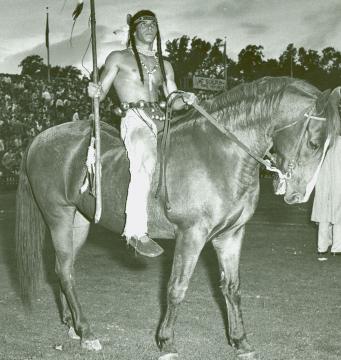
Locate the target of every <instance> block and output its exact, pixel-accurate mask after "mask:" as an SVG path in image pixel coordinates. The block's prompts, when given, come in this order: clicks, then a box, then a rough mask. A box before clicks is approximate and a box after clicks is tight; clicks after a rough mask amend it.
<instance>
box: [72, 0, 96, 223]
mask: <svg viewBox="0 0 341 360" xmlns="http://www.w3.org/2000/svg"><path fill="white" fill-rule="evenodd" d="M77 2H78V4H77V7H76V9H75V10H74V12H73V14H72V15H73V19H74V21H76V19H77V17H78V16H79V14H80V13H81V11H82V9H83V0H78V1H77ZM90 11H91V45H92V64H93V82H94V83H95V84H98V69H97V48H96V16H95V0H90ZM93 101H94V116H95V119H94V121H95V148H96V163H95V179H96V211H95V223H98V222H99V220H100V218H101V214H102V188H101V127H100V122H99V98H98V97H95V98H94V99H93Z"/></svg>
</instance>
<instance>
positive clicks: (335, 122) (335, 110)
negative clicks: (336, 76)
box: [327, 86, 341, 142]
mask: <svg viewBox="0 0 341 360" xmlns="http://www.w3.org/2000/svg"><path fill="white" fill-rule="evenodd" d="M340 101H341V87H340V86H339V87H337V88H335V89H334V90H333V91H332V92H331V94H330V95H329V98H328V104H327V118H328V120H329V121H328V133H329V134H331V135H332V142H334V140H335V136H337V135H341V120H340V113H339V105H340Z"/></svg>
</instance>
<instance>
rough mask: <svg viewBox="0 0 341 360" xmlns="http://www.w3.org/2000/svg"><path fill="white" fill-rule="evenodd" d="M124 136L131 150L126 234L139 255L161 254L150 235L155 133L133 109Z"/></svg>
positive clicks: (123, 130) (128, 148) (124, 127)
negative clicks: (149, 216)
mask: <svg viewBox="0 0 341 360" xmlns="http://www.w3.org/2000/svg"><path fill="white" fill-rule="evenodd" d="M121 135H122V138H123V141H124V143H125V146H126V149H127V152H128V158H129V161H130V165H129V170H130V176H131V179H130V184H129V188H128V196H127V202H126V224H125V228H124V232H123V235H124V236H125V237H126V239H127V242H128V243H129V244H131V245H132V246H133V247H134V248H135V249H136V251H137V252H139V253H140V254H142V255H145V256H150V257H154V256H158V255H160V254H161V253H162V252H163V249H162V248H161V247H160V246H159V245H158V244H157V243H156V242H154V241H153V240H152V239H150V238H149V236H148V235H147V234H148V229H147V223H148V214H147V210H148V196H149V192H150V187H151V182H152V177H153V173H154V170H155V165H156V158H157V154H156V151H157V139H156V135H155V134H154V133H153V132H152V131H151V129H150V128H149V127H148V126H147V125H146V124H145V123H144V122H143V120H142V119H140V118H139V117H138V115H136V113H134V112H133V111H132V110H130V111H129V112H128V113H127V116H126V117H125V118H124V119H123V120H122V126H121Z"/></svg>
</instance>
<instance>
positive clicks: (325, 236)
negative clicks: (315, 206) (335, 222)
mask: <svg viewBox="0 0 341 360" xmlns="http://www.w3.org/2000/svg"><path fill="white" fill-rule="evenodd" d="M330 230H331V229H330V224H329V222H319V229H318V242H317V251H318V252H319V253H325V252H327V251H328V248H329V246H330V245H331V244H332V236H331V231H330Z"/></svg>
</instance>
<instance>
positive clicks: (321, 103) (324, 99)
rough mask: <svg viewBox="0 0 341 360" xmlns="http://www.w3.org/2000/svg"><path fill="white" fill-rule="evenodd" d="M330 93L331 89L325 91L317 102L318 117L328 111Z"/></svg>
mask: <svg viewBox="0 0 341 360" xmlns="http://www.w3.org/2000/svg"><path fill="white" fill-rule="evenodd" d="M330 93H331V90H330V89H328V90H325V91H323V93H322V94H321V95H320V96H319V97H318V98H317V100H316V114H317V115H319V114H322V113H323V112H324V110H325V109H326V106H327V104H328V99H329V95H330Z"/></svg>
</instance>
